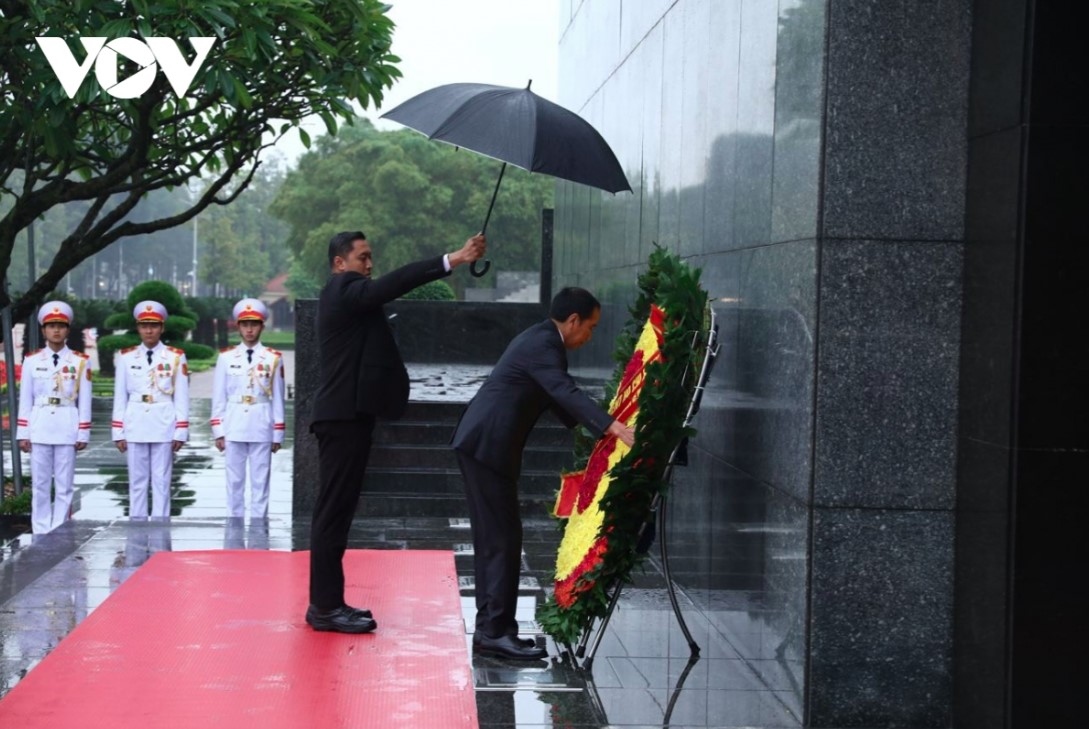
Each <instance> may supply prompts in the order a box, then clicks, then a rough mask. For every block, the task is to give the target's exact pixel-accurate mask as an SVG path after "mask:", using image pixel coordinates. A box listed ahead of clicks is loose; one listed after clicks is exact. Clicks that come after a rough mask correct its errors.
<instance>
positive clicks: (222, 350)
mask: <svg viewBox="0 0 1089 729" xmlns="http://www.w3.org/2000/svg"><path fill="white" fill-rule="evenodd" d="M232 349H234V347H221V348H220V350H219V353H220V354H224V353H226V352H230V351H231V350H232Z"/></svg>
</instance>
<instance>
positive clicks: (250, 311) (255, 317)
mask: <svg viewBox="0 0 1089 729" xmlns="http://www.w3.org/2000/svg"><path fill="white" fill-rule="evenodd" d="M266 319H268V307H267V306H265V302H263V301H261V300H260V299H242V300H241V301H239V302H238V303H237V304H235V305H234V320H235V321H259V322H262V323H264V321H265V320H266Z"/></svg>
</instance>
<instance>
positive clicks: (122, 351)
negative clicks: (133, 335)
mask: <svg viewBox="0 0 1089 729" xmlns="http://www.w3.org/2000/svg"><path fill="white" fill-rule="evenodd" d="M139 348H140V345H139V344H134V345H133V346H131V347H125V348H124V349H122V350H121V354H128V353H129V352H135V351H136V350H137V349H139Z"/></svg>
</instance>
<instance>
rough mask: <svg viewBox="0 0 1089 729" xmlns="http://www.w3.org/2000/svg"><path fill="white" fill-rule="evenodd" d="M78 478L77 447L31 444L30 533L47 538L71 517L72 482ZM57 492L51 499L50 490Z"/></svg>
mask: <svg viewBox="0 0 1089 729" xmlns="http://www.w3.org/2000/svg"><path fill="white" fill-rule="evenodd" d="M75 477H76V447H75V445H49V444H47V443H31V447H30V483H31V488H32V489H33V493H32V494H31V499H30V530H31V532H33V533H34V534H45V533H46V532H48V531H51V530H53V529H56V528H57V527H59V526H60V525H61V524H63V523H64V522H65V520H67V519H68V518H69V517H70V516H71V513H70V512H71V510H72V482H73V481H74V480H75ZM50 486H52V487H53V488H54V490H55V492H56V494H55V497H54V498H53V499H52V500H51V499H50V498H49V487H50Z"/></svg>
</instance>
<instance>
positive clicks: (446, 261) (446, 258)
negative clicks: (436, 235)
mask: <svg viewBox="0 0 1089 729" xmlns="http://www.w3.org/2000/svg"><path fill="white" fill-rule="evenodd" d="M442 267H443V268H445V269H446V272H447V273H450V271H451V270H452V269H451V268H450V254H449V253H443V254H442Z"/></svg>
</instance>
